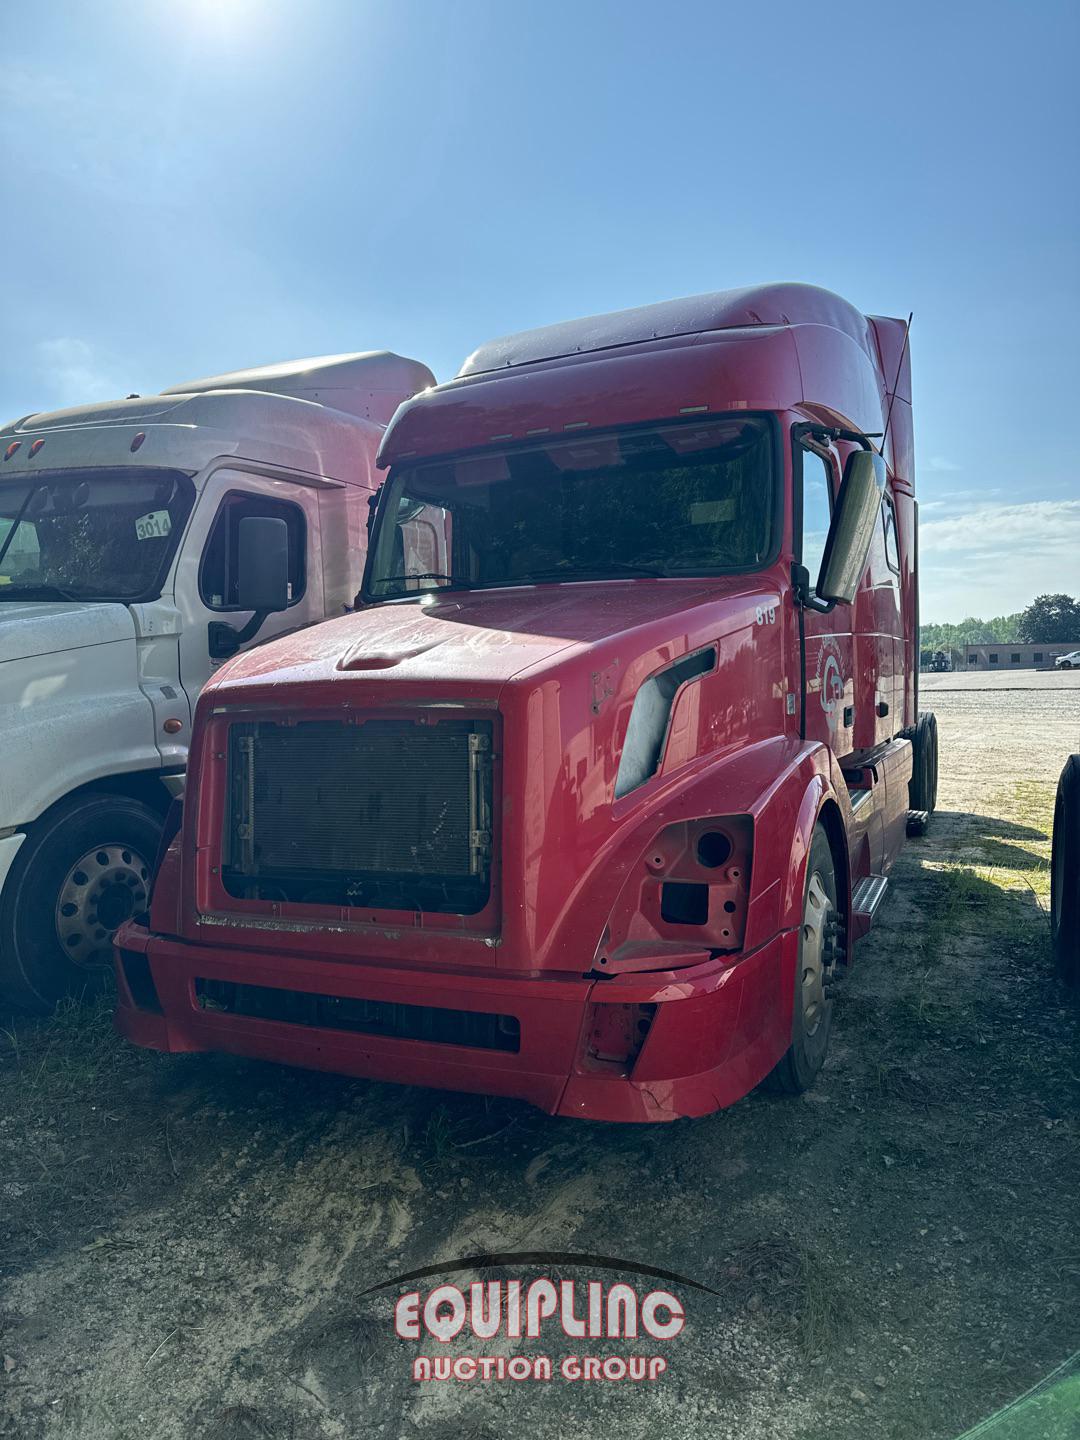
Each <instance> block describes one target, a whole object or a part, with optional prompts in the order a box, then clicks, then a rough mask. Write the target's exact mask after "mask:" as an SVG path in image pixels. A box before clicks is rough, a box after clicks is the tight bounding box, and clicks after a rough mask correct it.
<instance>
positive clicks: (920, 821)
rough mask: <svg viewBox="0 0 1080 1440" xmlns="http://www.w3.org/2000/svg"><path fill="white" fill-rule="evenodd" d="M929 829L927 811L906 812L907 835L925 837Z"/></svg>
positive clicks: (928, 812)
mask: <svg viewBox="0 0 1080 1440" xmlns="http://www.w3.org/2000/svg"><path fill="white" fill-rule="evenodd" d="M929 828H930V811H929V810H909V811H908V812H907V833H908V834H909V835H925V834H926V832H927V830H928V829H929Z"/></svg>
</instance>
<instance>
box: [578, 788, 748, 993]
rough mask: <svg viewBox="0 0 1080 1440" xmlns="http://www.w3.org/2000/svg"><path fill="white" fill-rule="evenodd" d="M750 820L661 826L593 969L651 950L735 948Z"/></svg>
mask: <svg viewBox="0 0 1080 1440" xmlns="http://www.w3.org/2000/svg"><path fill="white" fill-rule="evenodd" d="M752 851H753V821H752V819H751V818H750V816H749V815H725V816H711V817H704V818H701V819H696V820H685V821H680V822H679V823H678V824H675V825H669V826H667V827H666V828H665V829H663V830H662V831H660V833H659V834H658V835H657V836H656V838H655V839H654V841H653V843H652V844H651V845H650V846H649V847H648V849H647V850H646V852H645V856H644V860H643V863H642V864H641V865H640V866H639V867H637V868H636V869H635V871H634V872H632V874H631V875H630V877H629V878H628V880H627V883H626V885H625V886H624V887H623V891H622V894H621V895H620V896H619V899H618V901H617V902H616V904H615V907H614V909H613V910H612V913H611V918H610V920H609V922H608V928H607V935H606V941H605V943H604V944H603V945H602V947H601V949H600V951H599V953H598V954H597V958H596V962H595V968H596V969H597V970H598V971H601V972H603V971H604V970H606V969H608V967H611V966H614V967H615V968H618V965H619V961H620V960H623V959H626V958H627V957H629V956H631V955H633V954H635V953H640V952H642V951H643V950H645V949H646V948H648V947H649V946H650V945H651V946H653V947H655V949H656V952H657V958H658V964H657V967H656V968H660V966H662V963H663V955H664V951H665V950H667V951H674V950H676V949H679V948H682V949H684V950H688V951H689V950H694V951H696V950H718V951H737V950H739V949H741V947H742V943H743V938H744V936H745V933H746V914H747V908H748V905H749V899H750V869H751V854H752Z"/></svg>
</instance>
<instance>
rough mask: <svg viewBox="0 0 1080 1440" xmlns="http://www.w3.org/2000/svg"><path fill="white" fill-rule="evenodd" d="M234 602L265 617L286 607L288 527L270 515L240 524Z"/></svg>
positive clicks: (256, 517) (252, 518)
mask: <svg viewBox="0 0 1080 1440" xmlns="http://www.w3.org/2000/svg"><path fill="white" fill-rule="evenodd" d="M236 551H237V554H236V570H237V576H236V591H237V597H236V603H237V605H238V606H239V607H240V609H241V610H254V611H255V612H256V613H257V614H261V615H266V614H269V613H270V612H271V611H275V610H285V609H287V608H288V604H289V527H288V525H286V523H285V521H284V520H277V519H272V518H271V517H270V516H269V515H247V516H245V517H244V519H243V520H241V521H240V524H239V527H238V534H237V545H236Z"/></svg>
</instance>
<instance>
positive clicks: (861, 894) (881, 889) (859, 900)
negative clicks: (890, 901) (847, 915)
mask: <svg viewBox="0 0 1080 1440" xmlns="http://www.w3.org/2000/svg"><path fill="white" fill-rule="evenodd" d="M888 888H889V881H888V877H887V876H885V875H866V876H864V878H863V879H862V880H860V881H859V883H858V884H857V885H856V886H855V889H854V890H853V891H852V895H851V938H852V940H861V939H862V937H863V936H864V935H865V934H866V933H867V931H868V930H869V929H870V926H871V925H872V924H873V923H874V916H875V915H876V914H877V912H878V911H879V910H880V908H881V902H882V900H884V899H885V892H886V891H887V890H888Z"/></svg>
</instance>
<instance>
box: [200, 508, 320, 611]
mask: <svg viewBox="0 0 1080 1440" xmlns="http://www.w3.org/2000/svg"><path fill="white" fill-rule="evenodd" d="M249 515H260V516H262V515H265V516H268V517H270V518H271V519H275V520H284V521H285V523H286V525H287V526H288V527H289V604H290V605H294V604H295V603H296V602H297V600H299V599H300V598H301V596H302V595H303V593H304V585H305V582H306V575H305V567H304V555H305V551H306V547H307V540H306V527H305V525H304V512H303V511H302V510H301V509H300V507H299V506H298V505H292V504H290V503H289V502H288V501H287V500H275V499H273V498H272V497H271V496H268V495H249V494H241V493H236V494H232V495H226V496H225V498H224V500H223V501H222V502H221V509H220V510H219V511H218V513H217V518H216V519H215V521H214V526H213V529H212V530H211V531H210V538H209V539H208V540H207V542H206V549H205V551H204V552H203V559H202V566H201V568H200V571H199V594H200V596H201V597H202V601H203V604H204V605H206V606H207V608H208V609H210V610H237V609H239V606H238V604H237V600H238V598H239V588H238V587H239V579H240V577H239V573H238V563H237V559H238V554H239V545H240V521H241V520H245V519H247V517H248V516H249Z"/></svg>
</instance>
